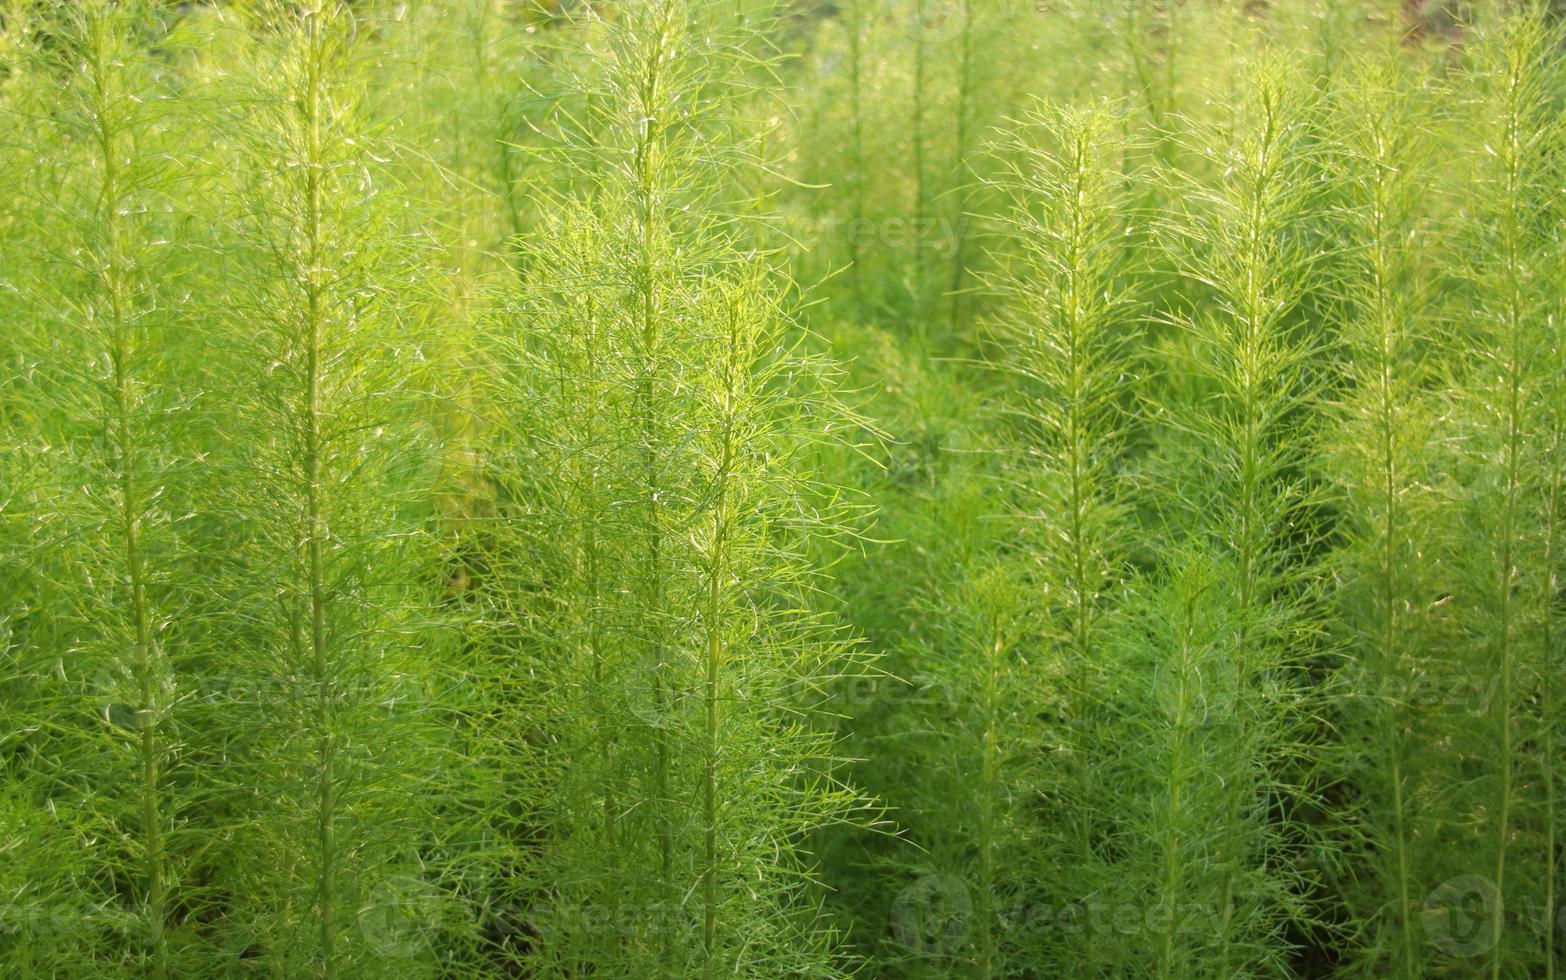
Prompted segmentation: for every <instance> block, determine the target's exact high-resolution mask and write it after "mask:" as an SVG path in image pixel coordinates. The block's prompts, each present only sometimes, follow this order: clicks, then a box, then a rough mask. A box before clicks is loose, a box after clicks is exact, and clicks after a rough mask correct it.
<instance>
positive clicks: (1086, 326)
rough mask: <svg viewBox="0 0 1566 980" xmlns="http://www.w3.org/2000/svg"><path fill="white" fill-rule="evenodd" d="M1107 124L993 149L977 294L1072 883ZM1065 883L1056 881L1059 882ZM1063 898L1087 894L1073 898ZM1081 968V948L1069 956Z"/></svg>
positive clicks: (1085, 739)
mask: <svg viewBox="0 0 1566 980" xmlns="http://www.w3.org/2000/svg"><path fill="white" fill-rule="evenodd" d="M1118 126H1119V120H1118V119H1117V118H1116V116H1115V114H1114V113H1113V112H1112V111H1109V110H1107V109H1105V108H1102V107H1092V108H1088V109H1082V110H1066V109H1059V108H1054V107H1040V108H1038V109H1035V110H1034V111H1033V112H1032V113H1030V114H1029V115H1027V116H1025V117H1023V119H1022V120H1021V121H1019V122H1018V123H1016V124H1014V125H1013V127H1012V128H1011V129H1009V130H1008V131H1007V132H1006V135H1005V136H1004V138H1003V139H1002V141H1001V142H1000V144H999V147H998V150H999V152H998V153H997V156H998V158H999V159H1000V161H1001V166H1002V168H1003V169H1002V171H1001V176H999V177H997V178H995V179H994V181H993V183H994V184H995V185H996V187H997V188H998V189H1000V190H1001V191H1002V192H1003V193H1004V194H1005V195H1006V198H1007V201H1008V207H1007V210H1006V211H1005V212H1004V216H1003V225H1002V228H1003V231H1002V238H1001V241H1002V243H1003V245H1004V247H1002V248H998V249H996V251H997V252H998V254H1000V255H1001V256H1003V257H1004V258H1003V261H1004V262H1005V263H1006V264H1005V267H1004V271H1003V272H1001V273H999V274H997V275H996V276H994V277H992V278H991V279H990V281H989V285H990V286H991V288H992V290H993V291H994V292H995V294H996V295H997V296H998V297H999V298H1000V299H1001V301H1002V310H1003V312H1002V314H1001V318H1000V320H999V324H998V326H999V329H998V331H997V334H998V336H997V339H998V340H999V342H1000V345H1001V346H1000V354H1001V356H1002V358H1003V360H1002V362H1001V363H1002V365H1003V366H1004V367H1006V368H1007V369H1009V370H1012V371H1015V372H1016V377H1015V384H1016V385H1017V387H1018V388H1019V389H1020V392H1021V396H1020V397H1019V398H1018V400H1017V402H1016V404H1015V405H1014V406H1012V409H1011V410H1012V411H1013V412H1014V413H1015V416H1016V422H1017V425H1018V428H1019V431H1020V434H1021V441H1020V445H1019V446H1018V452H1017V453H1016V459H1015V461H1014V463H1013V465H1014V467H1015V471H1014V472H1015V478H1016V481H1017V483H1018V485H1019V487H1020V488H1022V491H1023V493H1022V499H1021V501H1020V517H1021V518H1022V527H1023V532H1024V534H1025V535H1027V538H1026V540H1027V542H1028V548H1029V552H1030V558H1031V561H1032V562H1033V563H1035V564H1036V568H1037V581H1036V582H1035V583H1034V586H1035V588H1037V589H1039V590H1040V598H1041V600H1042V601H1041V603H1040V604H1041V606H1042V608H1043V610H1044V615H1045V621H1044V622H1043V623H1042V625H1041V628H1042V630H1043V634H1044V637H1045V639H1046V642H1047V644H1048V646H1047V648H1046V649H1047V651H1048V653H1047V658H1046V662H1048V663H1049V664H1050V665H1051V671H1052V672H1054V671H1058V672H1059V674H1060V675H1061V676H1062V677H1064V678H1066V682H1065V693H1064V695H1063V698H1064V701H1065V704H1064V705H1063V709H1062V710H1063V711H1064V712H1065V714H1066V716H1067V720H1066V721H1065V724H1066V726H1067V727H1068V729H1069V731H1068V732H1066V733H1065V734H1064V735H1063V736H1062V740H1063V741H1064V742H1065V744H1066V745H1067V746H1069V756H1068V757H1069V760H1070V761H1069V765H1070V767H1071V772H1070V773H1069V774H1067V775H1066V776H1065V777H1064V778H1065V781H1066V782H1067V783H1068V785H1066V786H1062V787H1061V788H1059V789H1056V790H1052V791H1051V795H1052V796H1057V797H1058V798H1060V799H1061V800H1062V801H1063V802H1065V803H1066V805H1067V807H1068V808H1069V809H1068V810H1067V812H1064V813H1062V814H1061V815H1060V816H1061V819H1062V820H1063V821H1065V822H1066V823H1067V825H1068V826H1069V827H1070V830H1069V833H1068V834H1067V835H1066V836H1068V837H1069V838H1070V839H1069V842H1063V850H1062V852H1061V853H1058V854H1052V855H1050V857H1049V860H1050V861H1051V862H1053V863H1054V864H1055V865H1057V867H1058V869H1059V870H1060V871H1061V872H1065V871H1066V869H1070V874H1069V875H1068V878H1070V879H1074V887H1077V888H1087V887H1090V883H1091V882H1092V881H1093V869H1094V868H1095V866H1096V865H1097V864H1098V859H1097V856H1096V851H1097V848H1098V846H1099V843H1100V841H1099V832H1098V827H1097V825H1096V824H1097V821H1096V820H1095V814H1097V813H1098V812H1100V811H1099V806H1098V804H1097V802H1096V797H1095V790H1094V786H1095V780H1096V778H1097V775H1096V774H1097V772H1098V770H1099V768H1100V765H1101V763H1102V762H1103V761H1104V755H1105V753H1107V752H1109V751H1110V747H1109V745H1108V744H1107V743H1106V742H1105V741H1104V740H1103V738H1102V733H1101V732H1100V731H1099V730H1098V728H1097V727H1096V722H1097V719H1096V718H1095V712H1097V710H1098V706H1099V704H1100V703H1101V700H1102V698H1103V695H1104V693H1105V692H1104V691H1103V690H1102V688H1101V685H1100V683H1099V681H1098V677H1099V676H1101V673H1102V660H1101V654H1102V651H1103V649H1104V646H1105V643H1106V639H1107V637H1106V631H1105V626H1104V616H1105V613H1106V611H1107V609H1108V607H1109V605H1110V604H1111V603H1112V602H1113V601H1114V600H1113V597H1112V593H1113V591H1114V588H1115V586H1116V584H1117V582H1118V580H1119V579H1120V577H1121V569H1120V567H1119V566H1120V565H1121V563H1122V562H1123V561H1124V556H1125V552H1126V543H1125V541H1124V540H1123V531H1122V529H1123V527H1124V524H1125V517H1126V512H1125V503H1124V500H1123V490H1122V489H1121V488H1119V487H1118V486H1116V483H1115V475H1114V467H1115V466H1116V464H1117V458H1118V456H1119V455H1120V453H1121V452H1122V451H1123V447H1122V429H1123V426H1124V424H1125V418H1124V415H1123V412H1124V409H1123V408H1122V407H1121V406H1120V405H1119V404H1118V401H1117V399H1118V396H1119V394H1120V391H1121V385H1122V384H1123V383H1124V379H1125V378H1126V377H1127V375H1128V374H1129V372H1130V360H1129V354H1128V347H1127V339H1128V337H1129V336H1130V335H1131V333H1132V326H1131V324H1130V309H1129V300H1128V296H1127V295H1126V294H1125V293H1124V292H1122V290H1121V289H1120V287H1119V282H1118V277H1119V272H1120V267H1121V264H1122V260H1123V258H1124V256H1123V244H1122V243H1123V241H1124V228H1125V224H1124V222H1125V218H1124V214H1125V211H1126V203H1125V200H1124V197H1123V193H1124V187H1125V181H1124V179H1123V177H1122V175H1121V174H1120V173H1119V172H1118V171H1117V169H1116V168H1117V166H1118V164H1119V161H1120V159H1121V157H1122V155H1123V150H1122V147H1121V145H1120V134H1119V132H1118ZM1068 887H1070V886H1068ZM1076 897H1077V898H1081V899H1087V898H1088V897H1089V895H1088V894H1087V893H1086V892H1083V893H1080V894H1079V895H1077V896H1076ZM1084 955H1085V956H1087V957H1089V958H1090V959H1091V958H1092V956H1093V955H1094V951H1093V950H1092V949H1087V950H1085V951H1084Z"/></svg>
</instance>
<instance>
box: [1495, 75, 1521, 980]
mask: <svg viewBox="0 0 1566 980" xmlns="http://www.w3.org/2000/svg"><path fill="white" fill-rule="evenodd" d="M1509 63H1510V67H1511V73H1510V76H1509V77H1508V79H1507V82H1508V85H1507V103H1506V107H1505V113H1506V114H1505V118H1504V121H1503V125H1504V127H1505V129H1504V132H1503V134H1502V146H1501V148H1500V150H1501V153H1502V154H1503V156H1502V164H1503V166H1504V167H1505V168H1506V170H1505V173H1504V174H1503V178H1502V179H1503V181H1504V186H1503V196H1502V201H1503V208H1504V211H1503V213H1502V216H1501V221H1502V224H1501V229H1500V237H1501V256H1500V258H1501V275H1502V277H1503V289H1504V291H1505V295H1504V296H1503V297H1502V324H1503V327H1504V329H1505V331H1506V334H1505V336H1504V337H1503V338H1502V343H1503V345H1504V361H1503V362H1502V368H1501V369H1502V372H1503V378H1504V383H1505V385H1506V396H1505V408H1504V412H1505V415H1504V418H1503V420H1502V425H1503V426H1504V428H1505V433H1504V444H1503V450H1502V451H1503V454H1504V464H1503V470H1502V477H1503V481H1504V482H1503V484H1502V490H1501V506H1500V528H1499V532H1498V533H1499V541H1498V542H1497V545H1498V554H1497V556H1496V557H1497V559H1498V562H1499V568H1498V574H1497V581H1496V582H1495V589H1496V591H1495V599H1496V613H1497V626H1496V635H1495V641H1496V644H1497V646H1498V650H1497V652H1498V654H1499V661H1500V662H1499V663H1498V665H1497V673H1498V676H1497V682H1498V690H1497V692H1496V700H1495V704H1494V706H1493V708H1492V709H1491V711H1492V715H1493V719H1492V722H1493V724H1494V725H1495V728H1496V738H1497V752H1498V754H1499V757H1498V758H1497V759H1496V764H1497V766H1498V767H1499V772H1498V774H1497V789H1496V800H1495V855H1494V859H1495V863H1494V871H1493V875H1492V877H1493V879H1494V882H1495V889H1496V895H1497V900H1496V901H1495V902H1494V903H1493V904H1494V908H1493V909H1492V910H1491V914H1490V928H1491V933H1490V938H1491V940H1492V941H1493V942H1494V943H1495V948H1494V951H1493V953H1492V955H1491V957H1490V977H1491V980H1500V978H1501V973H1502V970H1503V967H1504V965H1505V956H1504V950H1505V943H1504V942H1502V938H1503V932H1502V930H1503V929H1504V927H1505V922H1506V920H1505V901H1504V898H1505V895H1506V870H1507V868H1506V855H1507V846H1508V844H1509V838H1510V836H1511V820H1512V813H1511V811H1512V781H1513V772H1512V751H1513V749H1512V714H1511V705H1512V688H1513V685H1514V677H1513V674H1514V672H1515V650H1514V646H1515V644H1514V643H1513V636H1512V633H1513V625H1512V619H1513V616H1514V609H1513V603H1512V590H1513V583H1514V575H1513V570H1512V564H1513V560H1514V553H1515V551H1516V548H1517V540H1516V538H1517V508H1518V503H1519V497H1520V496H1521V494H1522V470H1521V467H1522V454H1523V433H1522V426H1523V419H1522V410H1523V376H1524V372H1525V371H1526V370H1527V362H1526V354H1525V352H1524V350H1523V335H1524V330H1525V329H1526V327H1527V324H1526V323H1525V321H1524V312H1523V285H1522V281H1523V269H1522V262H1523V258H1522V254H1521V242H1520V239H1521V236H1522V233H1523V232H1522V223H1523V220H1524V219H1523V216H1522V214H1521V213H1520V211H1521V209H1522V208H1523V207H1524V206H1525V205H1524V204H1523V199H1522V194H1523V188H1522V183H1523V173H1522V169H1523V152H1524V151H1523V141H1524V133H1523V129H1524V127H1525V126H1526V120H1525V119H1524V108H1523V106H1522V105H1520V104H1519V99H1518V97H1519V95H1520V93H1521V91H1522V88H1523V82H1524V78H1523V72H1524V70H1525V66H1524V64H1523V63H1522V59H1519V58H1516V57H1515V56H1514V57H1513V58H1511V59H1509Z"/></svg>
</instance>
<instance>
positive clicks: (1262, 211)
mask: <svg viewBox="0 0 1566 980" xmlns="http://www.w3.org/2000/svg"><path fill="white" fill-rule="evenodd" d="M1248 88H1249V89H1250V91H1251V95H1250V97H1249V98H1248V99H1247V100H1246V102H1245V104H1244V105H1242V106H1241V107H1239V108H1238V109H1237V110H1236V111H1237V112H1239V113H1240V114H1241V118H1242V119H1243V120H1244V123H1243V128H1242V129H1241V130H1240V132H1239V133H1238V135H1237V138H1236V141H1235V143H1234V145H1233V146H1232V147H1231V148H1229V149H1228V150H1226V151H1224V152H1223V158H1222V160H1221V163H1222V166H1223V169H1224V176H1223V179H1222V181H1221V183H1220V184H1219V185H1218V186H1217V187H1216V188H1215V189H1213V190H1211V191H1197V192H1196V194H1195V199H1196V201H1197V202H1198V204H1199V206H1202V207H1204V208H1205V213H1204V214H1200V215H1197V216H1195V220H1194V223H1192V224H1191V225H1190V226H1189V228H1188V230H1187V231H1186V232H1185V233H1184V234H1185V235H1188V236H1189V238H1188V239H1187V240H1188V241H1192V242H1197V241H1199V242H1202V245H1201V246H1200V248H1201V249H1203V250H1204V251H1200V252H1196V253H1187V252H1186V251H1184V249H1185V248H1186V246H1184V245H1182V244H1180V240H1179V238H1178V237H1177V238H1176V239H1175V246H1176V249H1177V257H1178V258H1179V259H1180V260H1181V262H1182V264H1183V265H1185V266H1186V268H1187V270H1188V274H1189V275H1191V276H1192V277H1193V279H1195V280H1196V281H1198V282H1200V283H1202V284H1203V285H1204V286H1205V287H1206V288H1207V289H1209V290H1210V291H1211V294H1212V297H1213V302H1212V303H1211V304H1210V305H1209V310H1210V312H1205V313H1203V314H1201V315H1199V316H1198V317H1196V318H1193V319H1191V320H1189V321H1187V326H1188V329H1189V330H1190V336H1191V337H1192V339H1193V341H1194V342H1195V344H1196V345H1197V350H1198V354H1197V356H1198V357H1199V358H1200V362H1201V363H1200V365H1199V367H1198V372H1199V373H1200V374H1201V375H1202V376H1203V378H1204V380H1205V382H1206V384H1207V385H1209V386H1210V389H1209V391H1210V395H1209V397H1207V398H1205V399H1203V404H1202V405H1200V406H1199V407H1198V406H1191V407H1190V408H1189V409H1182V410H1181V411H1180V412H1179V413H1177V415H1178V418H1179V419H1180V422H1179V423H1178V424H1179V425H1180V426H1181V427H1182V428H1184V429H1186V430H1188V431H1189V432H1191V433H1192V434H1193V435H1194V436H1195V437H1196V439H1197V440H1198V442H1197V443H1196V444H1197V445H1202V444H1205V446H1206V448H1205V449H1204V450H1203V451H1204V452H1205V454H1206V455H1207V457H1208V458H1207V461H1206V466H1204V467H1203V468H1202V470H1201V471H1200V473H1201V480H1202V481H1203V482H1201V483H1198V484H1197V485H1196V486H1193V487H1191V488H1190V489H1185V490H1179V491H1178V492H1179V493H1181V494H1182V495H1184V494H1194V495H1195V497H1194V499H1185V500H1183V502H1182V505H1181V506H1182V509H1183V512H1184V513H1185V514H1186V515H1187V517H1186V519H1187V520H1189V522H1190V523H1189V524H1187V525H1185V526H1186V527H1187V528H1188V529H1190V530H1191V531H1194V532H1195V537H1196V539H1197V540H1198V541H1202V540H1206V541H1210V542H1211V543H1212V547H1213V549H1214V550H1215V551H1216V553H1217V555H1218V556H1219V560H1220V563H1221V565H1222V566H1224V567H1223V569H1222V574H1221V577H1222V578H1224V579H1226V580H1228V581H1230V582H1231V583H1232V588H1233V589H1234V598H1233V602H1232V605H1231V607H1230V612H1231V614H1232V616H1233V617H1234V622H1233V630H1234V649H1233V653H1232V663H1233V673H1234V685H1235V686H1234V692H1235V693H1234V699H1235V700H1234V706H1233V721H1232V725H1233V727H1234V738H1233V741H1232V743H1231V745H1232V751H1234V752H1236V753H1238V755H1237V757H1236V759H1235V760H1234V761H1233V768H1226V771H1228V772H1231V773H1234V774H1235V775H1236V777H1237V778H1234V779H1232V780H1231V781H1230V783H1229V785H1228V786H1226V788H1225V793H1226V795H1227V803H1226V805H1225V807H1224V814H1223V824H1222V826H1223V827H1224V832H1225V834H1226V837H1225V839H1224V841H1223V844H1222V847H1221V850H1220V852H1219V854H1218V855H1217V860H1218V864H1219V868H1220V871H1219V883H1218V895H1217V906H1218V913H1217V914H1218V916H1219V922H1218V930H1217V933H1218V934H1217V937H1216V941H1217V943H1218V944H1219V947H1220V948H1219V951H1218V963H1217V965H1216V966H1215V967H1214V968H1215V969H1216V970H1217V971H1218V972H1219V974H1220V975H1225V976H1232V975H1235V974H1236V973H1237V972H1242V971H1244V970H1248V969H1254V968H1256V964H1257V963H1258V962H1260V960H1258V959H1257V957H1276V956H1279V955H1281V951H1280V950H1279V949H1277V947H1275V946H1272V947H1266V946H1264V947H1262V948H1260V949H1256V950H1255V952H1251V950H1253V949H1255V945H1256V943H1258V942H1259V941H1260V938H1259V937H1260V936H1263V935H1266V934H1268V933H1270V932H1271V931H1272V926H1271V925H1270V923H1272V922H1275V921H1278V920H1279V919H1287V918H1289V917H1291V916H1293V915H1295V914H1297V913H1296V912H1295V911H1294V910H1293V909H1292V908H1291V899H1290V893H1289V891H1288V890H1287V887H1286V885H1284V883H1282V882H1278V881H1272V880H1269V878H1270V876H1272V875H1274V874H1276V873H1277V872H1275V871H1274V870H1273V865H1274V864H1275V862H1276V861H1277V858H1276V857H1274V856H1273V852H1275V851H1276V849H1277V848H1278V847H1279V846H1280V842H1279V841H1278V838H1277V835H1276V832H1275V831H1274V830H1273V829H1272V828H1270V827H1268V826H1267V825H1266V820H1267V819H1268V817H1267V815H1268V814H1269V813H1270V812H1271V810H1272V808H1273V807H1274V806H1278V805H1283V804H1285V803H1286V801H1285V800H1280V799H1279V796H1280V794H1281V793H1283V792H1284V791H1285V790H1284V787H1285V786H1286V782H1285V781H1284V779H1283V778H1282V774H1281V773H1280V772H1279V770H1278V766H1280V765H1281V764H1282V763H1283V762H1284V760H1285V759H1286V758H1287V754H1288V747H1289V746H1290V745H1291V744H1292V739H1293V737H1294V736H1293V734H1292V732H1293V730H1294V727H1295V725H1296V721H1295V717H1296V716H1295V712H1296V711H1297V710H1298V709H1297V707H1296V706H1295V705H1293V704H1292V703H1291V702H1292V699H1293V696H1292V694H1291V687H1292V686H1293V682H1292V680H1291V675H1292V674H1293V671H1294V670H1295V662H1294V658H1295V657H1298V656H1300V654H1299V653H1298V652H1296V651H1297V650H1298V649H1299V648H1301V647H1303V646H1304V644H1305V642H1306V640H1307V639H1308V620H1306V619H1305V618H1304V617H1303V611H1302V609H1301V603H1302V601H1303V599H1304V596H1305V595H1306V594H1307V593H1308V585H1309V570H1308V568H1306V567H1305V566H1303V565H1302V556H1301V555H1300V554H1299V553H1298V551H1297V549H1298V548H1300V547H1301V545H1302V541H1301V540H1300V539H1298V538H1291V537H1290V536H1287V535H1286V534H1285V529H1287V528H1290V527H1291V526H1294V524H1295V522H1298V521H1301V520H1302V519H1303V518H1305V517H1307V516H1308V514H1309V511H1308V510H1307V509H1306V506H1305V504H1306V501H1305V500H1304V499H1303V498H1302V495H1301V494H1302V491H1301V490H1300V488H1299V487H1298V485H1297V483H1296V482H1295V481H1297V480H1298V477H1297V475H1295V474H1296V473H1297V471H1298V469H1299V467H1300V464H1301V463H1302V461H1303V460H1304V459H1305V458H1306V449H1305V445H1306V441H1307V440H1308V439H1309V437H1310V436H1309V430H1308V429H1305V428H1304V427H1303V423H1302V421H1301V412H1302V410H1303V409H1305V408H1308V407H1309V405H1310V404H1311V399H1312V394H1311V391H1310V388H1309V384H1308V380H1307V376H1306V373H1305V370H1304V368H1305V362H1306V359H1307V357H1308V356H1309V353H1310V349H1309V347H1308V346H1307V345H1306V344H1305V343H1304V342H1303V341H1301V340H1300V339H1298V338H1297V337H1296V336H1295V335H1294V332H1293V331H1292V329H1291V323H1290V317H1291V315H1292V314H1293V313H1294V311H1295V308H1296V305H1297V303H1298V301H1299V299H1300V296H1301V295H1302V292H1303V290H1304V289H1305V288H1306V286H1307V284H1308V282H1309V278H1308V274H1309V270H1310V266H1311V263H1312V260H1313V258H1314V256H1313V255H1312V254H1311V252H1310V251H1309V250H1308V248H1307V246H1306V245H1304V244H1303V242H1302V241H1301V240H1300V237H1299V229H1300V225H1301V221H1302V219H1303V218H1304V217H1305V216H1306V215H1307V214H1308V213H1309V208H1310V204H1309V201H1308V199H1307V198H1306V197H1305V196H1304V195H1305V191H1306V184H1305V182H1304V181H1303V180H1302V179H1301V178H1300V176H1299V175H1300V173H1301V172H1302V171H1301V169H1300V168H1301V167H1302V166H1303V164H1304V162H1305V160H1306V158H1307V148H1306V147H1305V146H1304V145H1302V142H1301V139H1300V134H1301V131H1302V119H1303V109H1302V107H1301V105H1300V104H1299V99H1298V82H1297V80H1296V79H1295V78H1294V77H1293V76H1292V75H1289V74H1287V73H1285V72H1284V71H1282V70H1281V68H1280V67H1279V66H1278V65H1277V64H1276V63H1273V62H1267V61H1264V62H1263V64H1262V66H1261V67H1260V68H1259V70H1257V71H1256V72H1255V73H1254V74H1253V76H1252V80H1251V83H1250V85H1249V86H1248ZM1206 137H1207V139H1209V140H1210V141H1211V142H1210V145H1217V146H1223V145H1225V143H1226V140H1225V139H1224V137H1223V135H1222V134H1221V133H1208V134H1206ZM1209 152H1210V151H1209ZM1214 501H1219V502H1221V503H1218V504H1216V505H1215V504H1214ZM1252 930H1254V931H1252ZM1242 951H1244V952H1242Z"/></svg>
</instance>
